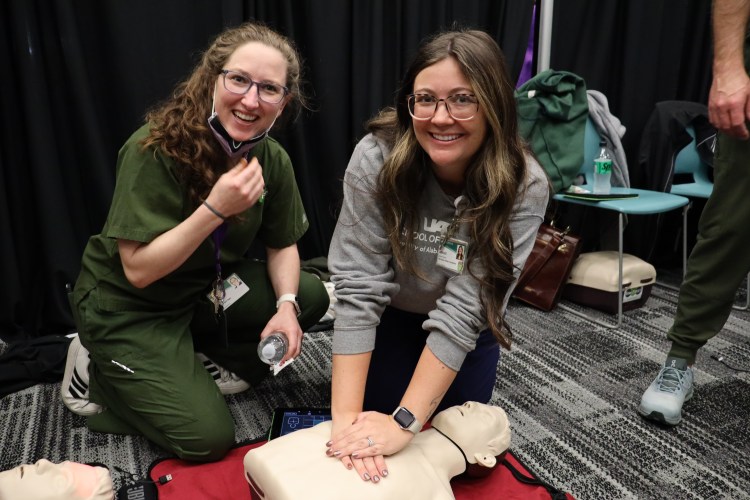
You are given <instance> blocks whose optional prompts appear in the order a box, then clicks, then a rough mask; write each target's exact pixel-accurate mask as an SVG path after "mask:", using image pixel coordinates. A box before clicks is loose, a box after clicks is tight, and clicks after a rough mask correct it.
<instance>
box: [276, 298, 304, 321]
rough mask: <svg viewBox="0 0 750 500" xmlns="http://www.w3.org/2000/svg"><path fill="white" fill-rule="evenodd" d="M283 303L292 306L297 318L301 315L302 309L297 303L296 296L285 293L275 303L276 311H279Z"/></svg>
mask: <svg viewBox="0 0 750 500" xmlns="http://www.w3.org/2000/svg"><path fill="white" fill-rule="evenodd" d="M284 302H291V303H292V304H294V310H295V311H297V317H299V315H300V314H302V309H300V307H299V302H297V296H296V295H294V294H293V293H285V294H284V295H282V296H281V297H279V300H277V301H276V309H277V310H278V309H279V306H280V305H281V304H283V303H284Z"/></svg>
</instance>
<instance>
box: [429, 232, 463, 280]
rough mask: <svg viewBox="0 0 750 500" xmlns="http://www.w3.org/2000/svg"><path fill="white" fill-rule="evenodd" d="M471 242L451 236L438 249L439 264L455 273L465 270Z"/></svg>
mask: <svg viewBox="0 0 750 500" xmlns="http://www.w3.org/2000/svg"><path fill="white" fill-rule="evenodd" d="M468 250H469V244H468V243H467V242H465V241H462V240H458V239H456V238H449V239H448V241H446V242H445V243H443V244H442V245H441V246H440V248H439V249H438V254H437V265H438V267H442V268H443V269H447V270H448V271H451V272H452V273H455V274H461V273H462V272H463V270H464V263H465V259H466V253H467V251H468Z"/></svg>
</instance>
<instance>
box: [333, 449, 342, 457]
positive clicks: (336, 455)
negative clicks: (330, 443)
mask: <svg viewBox="0 0 750 500" xmlns="http://www.w3.org/2000/svg"><path fill="white" fill-rule="evenodd" d="M339 455H341V450H338V451H334V452H333V456H334V457H338V456H339Z"/></svg>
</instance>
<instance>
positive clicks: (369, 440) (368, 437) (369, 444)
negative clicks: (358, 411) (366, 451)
mask: <svg viewBox="0 0 750 500" xmlns="http://www.w3.org/2000/svg"><path fill="white" fill-rule="evenodd" d="M367 446H369V447H370V448H372V447H373V446H375V441H373V440H372V439H370V436H367Z"/></svg>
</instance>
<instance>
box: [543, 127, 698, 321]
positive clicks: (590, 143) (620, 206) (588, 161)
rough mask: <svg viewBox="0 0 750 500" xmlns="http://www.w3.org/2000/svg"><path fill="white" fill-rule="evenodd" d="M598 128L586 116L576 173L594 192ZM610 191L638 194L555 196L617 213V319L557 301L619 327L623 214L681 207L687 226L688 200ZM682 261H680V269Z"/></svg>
mask: <svg viewBox="0 0 750 500" xmlns="http://www.w3.org/2000/svg"><path fill="white" fill-rule="evenodd" d="M599 137H600V136H599V132H598V131H597V130H596V128H595V126H594V123H593V122H592V121H591V118H589V119H588V120H586V132H585V135H584V145H583V147H584V153H583V165H582V166H581V170H580V173H579V175H581V176H583V178H584V180H585V182H584V184H583V185H582V186H581V187H582V188H583V189H587V190H588V191H591V192H593V183H594V158H595V157H596V155H597V154H598V153H599ZM611 193H612V194H637V195H638V197H636V198H625V199H619V200H617V199H613V200H602V201H588V200H582V199H578V198H568V197H567V196H565V192H560V193H557V194H556V195H555V196H554V199H555V200H557V201H558V202H562V203H572V204H574V205H584V206H587V207H592V208H598V209H600V210H609V211H612V212H616V213H617V214H618V218H617V219H618V256H619V263H618V266H619V268H618V272H619V278H620V279H619V280H618V283H619V285H618V300H617V322H616V323H614V324H611V323H607V322H604V321H601V320H599V319H597V318H595V317H593V316H590V315H588V314H586V313H584V312H581V311H578V310H576V309H572V308H570V307H568V306H566V305H565V304H560V307H562V308H563V309H565V310H567V311H569V312H572V313H573V314H577V315H578V316H582V317H584V318H586V319H589V320H591V321H593V322H594V323H597V324H599V325H601V326H604V327H606V328H618V327H619V326H620V325H622V301H623V292H624V290H623V289H622V259H623V249H622V247H623V233H624V231H625V216H626V215H653V214H660V213H664V212H669V211H672V210H676V209H678V208H682V218H683V227H684V226H687V210H688V204H689V202H690V200H688V198H685V197H684V196H678V195H676V194H671V193H662V192H660V191H650V190H646V189H634V188H624V187H615V186H612V191H611ZM686 243H687V238H686V237H685V233H684V232H683V246H684V245H685V244H686ZM684 267H685V264H684V263H683V269H684Z"/></svg>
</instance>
